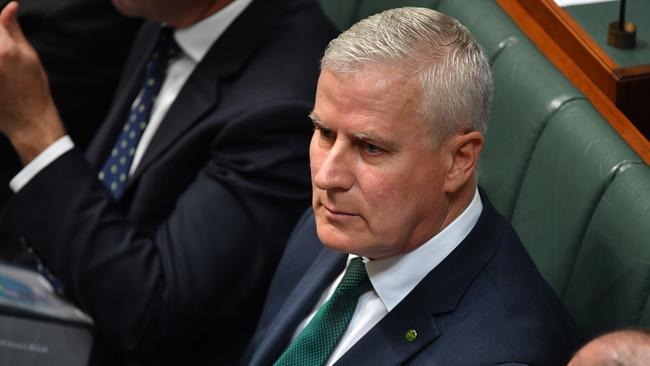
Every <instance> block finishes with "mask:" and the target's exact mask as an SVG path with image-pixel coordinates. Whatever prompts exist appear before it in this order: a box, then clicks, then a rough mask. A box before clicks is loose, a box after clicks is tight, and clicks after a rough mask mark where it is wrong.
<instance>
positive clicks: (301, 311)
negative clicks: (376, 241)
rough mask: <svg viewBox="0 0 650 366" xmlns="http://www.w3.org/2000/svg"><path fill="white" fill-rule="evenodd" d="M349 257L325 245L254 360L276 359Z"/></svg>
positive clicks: (259, 361)
mask: <svg viewBox="0 0 650 366" xmlns="http://www.w3.org/2000/svg"><path fill="white" fill-rule="evenodd" d="M315 240H317V239H315ZM319 245H320V243H319ZM346 258H347V255H345V254H343V253H338V252H333V251H331V250H328V249H325V248H323V249H322V250H321V252H320V254H319V255H318V257H317V258H316V260H314V262H313V263H312V265H311V266H310V267H309V269H308V270H307V272H305V275H304V276H303V277H302V279H301V280H300V282H298V284H297V285H296V287H295V288H294V289H293V291H292V292H291V294H290V295H289V296H288V297H287V300H286V301H285V302H284V305H282V307H281V308H280V310H279V311H278V312H277V316H276V318H275V319H274V320H273V321H272V322H271V323H270V324H269V326H268V327H267V331H266V334H265V336H264V339H263V340H262V342H261V343H260V344H259V346H258V347H257V350H256V352H255V356H256V357H255V358H254V359H253V360H252V362H251V364H265V363H272V362H274V361H275V360H276V359H277V358H278V357H279V356H280V354H281V353H282V351H283V350H284V348H285V347H286V346H287V345H288V343H289V341H290V339H291V336H292V335H293V332H294V331H295V330H296V328H297V327H298V325H299V324H300V322H301V321H303V320H304V318H305V317H306V316H307V314H308V313H309V312H310V311H311V310H312V309H313V307H314V306H315V305H316V302H318V299H319V298H320V296H321V295H322V293H323V291H324V290H325V288H326V287H327V286H328V285H329V284H331V283H332V281H334V278H336V276H337V275H338V274H340V273H341V271H343V269H344V268H345V261H346Z"/></svg>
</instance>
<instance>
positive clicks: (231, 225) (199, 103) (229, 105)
mask: <svg viewBox="0 0 650 366" xmlns="http://www.w3.org/2000/svg"><path fill="white" fill-rule="evenodd" d="M159 29H160V26H159V25H158V24H152V23H148V24H145V25H144V26H143V28H142V30H141V32H140V34H139V36H138V37H137V39H136V40H135V43H134V48H133V50H132V53H131V55H130V56H129V59H128V61H127V66H126V69H125V70H126V71H125V76H124V77H123V79H122V80H121V81H120V84H119V87H118V92H117V98H116V100H115V103H114V105H113V108H112V110H111V112H110V113H109V114H108V116H107V118H106V120H105V122H104V124H103V125H102V127H101V128H100V130H99V132H98V134H97V136H96V138H95V140H94V141H93V142H92V144H91V146H90V147H89V149H88V152H87V156H86V157H84V156H83V155H82V154H81V152H80V151H79V150H78V149H74V150H72V151H70V152H68V153H66V154H64V155H63V156H61V157H60V158H59V159H57V160H56V161H54V162H53V163H52V164H50V165H49V166H48V167H47V168H46V169H44V170H43V171H42V172H40V173H39V174H38V175H37V176H36V177H35V178H34V179H33V180H32V181H30V183H29V184H27V185H26V186H25V187H24V188H23V189H22V190H21V191H20V192H19V193H18V194H16V195H15V196H14V197H12V199H11V200H10V202H9V203H8V206H7V209H6V211H5V213H4V216H3V219H2V224H3V225H4V227H5V228H7V229H9V230H10V231H12V232H15V233H17V234H19V235H20V236H21V237H22V238H23V241H24V242H25V244H26V245H28V246H30V247H31V248H33V251H34V252H35V253H36V254H37V255H38V257H39V258H40V259H41V260H42V261H43V262H44V263H45V265H47V266H48V267H49V268H50V270H51V272H52V273H54V274H55V275H56V276H58V277H59V278H60V279H61V281H62V282H63V283H64V284H65V286H66V293H67V295H68V296H69V297H70V298H71V299H73V300H74V301H75V302H76V303H77V304H78V305H79V306H80V307H81V308H82V309H83V310H85V311H86V312H88V313H89V314H90V315H91V316H92V317H93V319H94V321H95V324H96V330H97V339H99V340H100V344H105V345H106V348H108V349H109V350H110V351H114V352H119V353H121V354H124V356H125V357H129V358H135V359H142V360H151V359H153V360H154V362H155V363H161V364H163V363H164V364H190V363H189V361H187V360H188V359H192V360H196V364H201V365H204V364H209V363H215V364H236V363H237V362H238V360H239V357H240V356H241V354H242V352H243V349H244V347H245V345H246V344H247V342H248V340H249V339H250V336H251V335H252V333H253V331H254V327H255V323H256V321H257V317H258V315H259V312H260V310H261V307H262V304H263V299H264V295H265V292H266V289H267V286H268V284H269V282H270V279H271V276H272V273H273V270H274V268H275V266H276V264H277V261H278V260H279V258H280V255H281V253H282V250H283V249H284V245H285V243H286V240H287V237H288V236H289V233H290V231H291V228H292V227H293V226H294V224H295V222H296V220H297V219H298V218H299V216H300V214H301V213H302V212H303V211H304V209H305V207H307V205H308V202H309V198H310V183H309V164H308V143H309V138H310V136H311V123H310V121H309V119H308V114H309V112H310V110H311V109H312V106H313V98H314V94H315V88H316V82H317V77H318V72H319V69H318V63H319V58H320V56H321V55H322V53H323V50H324V48H325V46H326V44H327V42H328V41H329V40H330V39H331V38H332V37H333V36H334V35H335V30H334V28H333V26H331V24H330V23H329V22H328V21H327V20H326V18H325V16H324V14H323V13H322V10H321V9H320V7H319V4H318V3H317V2H316V1H312V0H274V1H267V0H259V1H254V2H253V3H252V4H251V5H250V6H249V7H248V8H247V9H246V10H245V11H244V12H243V13H242V14H241V15H240V16H239V17H238V18H237V19H236V20H235V21H234V22H233V23H232V24H231V25H230V26H229V28H228V29H227V30H226V32H225V33H224V34H223V35H222V36H221V37H220V38H219V39H218V40H217V42H215V44H214V45H213V46H212V47H211V48H210V50H209V51H208V53H207V54H206V56H205V58H204V59H203V60H202V61H201V62H200V64H199V65H197V67H196V69H195V71H194V72H193V74H192V75H191V76H190V78H189V79H188V81H187V83H186V84H185V86H184V87H183V88H182V90H181V91H180V94H179V95H178V97H177V99H176V100H175V101H174V103H173V104H172V106H171V107H170V109H169V111H168V113H167V115H166V116H165V118H164V120H163V122H162V125H161V127H160V129H159V130H158V131H157V133H156V135H155V136H154V138H153V140H152V142H151V145H150V146H149V148H148V149H147V151H146V153H145V155H144V157H143V159H142V161H141V163H140V165H139V167H138V168H137V170H136V171H135V173H134V175H133V177H132V178H131V179H130V180H129V183H128V186H127V188H126V191H125V193H124V195H123V196H122V197H121V198H120V199H119V200H118V201H117V202H115V201H114V200H113V199H112V197H111V195H110V194H109V192H108V191H107V190H106V189H105V187H104V186H103V185H102V184H101V183H100V182H99V180H98V179H97V172H98V171H99V169H100V168H101V165H102V164H103V162H104V160H105V159H106V157H107V156H108V154H109V153H110V150H111V148H112V146H113V144H114V143H115V139H116V138H117V136H118V134H119V132H120V129H121V128H122V126H123V125H124V123H125V121H126V118H127V113H128V111H129V108H130V106H131V103H132V101H133V99H134V98H135V96H136V94H137V93H138V91H139V88H140V86H141V83H142V78H143V68H144V64H145V62H146V58H147V55H148V54H149V52H150V50H151V48H152V46H153V43H154V39H155V38H156V36H157V33H158V32H159ZM109 363H112V362H109Z"/></svg>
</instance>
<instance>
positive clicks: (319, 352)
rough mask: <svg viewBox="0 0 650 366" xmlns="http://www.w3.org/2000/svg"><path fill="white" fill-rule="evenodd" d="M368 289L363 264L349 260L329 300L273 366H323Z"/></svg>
mask: <svg viewBox="0 0 650 366" xmlns="http://www.w3.org/2000/svg"><path fill="white" fill-rule="evenodd" d="M371 289H372V284H371V283H370V279H368V273H367V272H366V264H365V263H363V260H362V259H361V258H360V257H356V258H354V259H352V260H351V261H350V264H349V265H348V268H347V269H346V271H345V275H343V279H342V280H341V282H340V283H339V285H338V286H336V290H334V293H333V294H332V296H331V297H330V299H329V300H327V302H326V303H324V304H323V305H322V306H321V307H320V308H319V309H318V312H316V315H314V317H313V318H312V319H311V321H310V322H309V324H307V326H306V327H305V329H303V330H302V332H300V334H299V335H298V337H296V338H295V339H294V340H293V342H291V344H290V345H289V347H288V348H287V349H286V350H285V351H284V353H282V355H281V356H280V358H278V360H277V361H275V363H274V364H273V365H274V366H296V365H300V366H321V365H325V363H326V362H327V360H329V358H330V355H331V354H332V352H334V349H335V348H336V345H337V344H338V343H339V340H340V339H341V336H343V333H345V330H346V329H347V328H348V324H349V323H350V320H351V319H352V315H353V314H354V310H355V309H356V307H357V302H358V300H359V296H361V295H362V294H363V293H364V292H367V291H369V290H371Z"/></svg>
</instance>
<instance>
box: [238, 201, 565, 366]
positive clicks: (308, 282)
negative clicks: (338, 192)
mask: <svg viewBox="0 0 650 366" xmlns="http://www.w3.org/2000/svg"><path fill="white" fill-rule="evenodd" d="M482 198H483V204H484V208H483V212H482V213H481V216H480V218H479V221H478V223H477V224H476V226H475V227H474V228H473V230H472V231H471V232H470V234H469V235H468V236H467V238H465V240H463V242H462V243H461V244H460V245H459V246H458V247H457V248H456V249H455V250H454V251H453V252H452V253H451V254H450V255H449V256H448V257H447V258H446V259H445V260H444V261H443V262H442V263H440V265H438V266H437V267H436V268H435V269H434V270H432V271H431V272H430V273H429V274H428V275H427V276H426V277H425V278H424V279H423V280H422V281H421V282H420V283H419V284H418V285H417V286H416V287H415V288H414V289H413V290H412V291H411V292H410V293H409V294H408V295H407V296H406V298H404V300H402V302H400V303H399V304H398V305H397V307H395V308H394V309H393V310H392V311H391V312H389V313H388V314H387V315H386V317H384V318H383V319H382V320H381V321H380V322H379V323H378V324H377V325H376V326H375V327H374V328H372V329H371V330H370V331H369V332H368V333H367V334H366V335H365V336H363V337H362V338H361V339H359V340H358V342H357V343H356V344H355V345H354V346H353V347H352V348H351V349H350V350H349V351H348V352H346V353H345V354H344V355H343V357H342V358H341V359H339V361H338V362H336V365H400V364H408V365H427V366H435V365H440V366H449V365H468V366H476V365H504V364H512V365H519V364H524V365H565V364H566V361H568V358H569V356H570V354H571V352H572V351H573V350H574V348H575V346H576V342H577V340H576V337H575V336H574V334H575V333H574V327H573V322H572V321H571V320H570V318H569V317H568V315H567V313H566V312H565V310H564V308H563V307H562V305H561V304H560V303H559V301H558V299H557V298H556V296H555V294H554V293H553V292H552V290H551V288H550V287H549V286H548V284H547V283H546V282H545V281H544V280H543V279H542V277H541V276H540V274H539V273H538V272H537V269H536V268H535V265H534V264H533V262H532V260H531V259H530V257H529V256H528V254H527V252H526V250H525V249H524V247H523V246H522V244H521V242H520V241H519V239H518V237H517V235H516V234H515V232H514V231H513V230H512V228H511V227H510V225H509V224H508V223H507V222H506V221H505V219H504V218H503V217H502V216H501V215H499V214H498V213H497V212H496V211H495V210H494V208H493V207H492V206H491V205H490V203H489V202H488V201H487V199H486V196H485V195H482ZM346 259H347V255H346V254H343V253H338V252H334V251H331V250H329V249H327V248H325V247H324V246H323V245H322V244H321V243H320V241H319V240H318V237H317V236H316V227H315V221H314V218H313V214H312V213H311V211H309V212H308V213H307V214H306V215H305V216H303V218H302V219H301V221H300V223H299V224H298V225H297V227H296V229H295V230H294V232H293V234H292V236H291V238H290V240H289V244H288V246H287V249H286V253H285V255H284V257H283V258H282V260H281V261H280V264H279V266H278V269H277V272H276V274H275V276H274V279H273V282H272V285H271V288H270V290H269V294H268V297H267V300H266V304H265V306H264V310H263V313H262V317H261V319H260V323H259V324H258V329H257V331H256V335H255V338H254V339H253V341H252V343H251V345H250V346H249V348H248V352H247V355H246V356H245V359H244V363H245V364H249V365H256V366H257V365H271V364H272V363H273V362H274V361H275V360H276V359H277V358H278V357H279V355H280V354H281V353H282V352H283V351H284V349H285V348H286V347H287V345H288V343H289V342H290V340H291V336H292V335H293V333H294V331H295V329H296V327H297V326H298V324H299V323H300V322H301V321H302V320H303V319H304V318H305V317H306V316H307V315H308V314H309V312H311V311H312V309H313V307H314V306H315V304H316V302H317V301H318V299H319V298H320V296H321V295H322V293H323V291H324V290H325V288H326V287H327V286H328V285H330V284H331V282H332V281H333V280H334V278H335V277H336V276H337V275H338V274H339V273H341V271H342V270H343V268H344V267H345V262H346ZM410 329H413V330H415V331H416V332H417V337H416V338H415V340H413V341H411V342H409V341H407V339H406V338H405V334H406V332H407V331H408V330H410Z"/></svg>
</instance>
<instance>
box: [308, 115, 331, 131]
mask: <svg viewBox="0 0 650 366" xmlns="http://www.w3.org/2000/svg"><path fill="white" fill-rule="evenodd" d="M309 118H310V119H311V121H312V123H313V124H314V126H315V127H317V128H322V129H325V130H329V128H327V126H326V125H325V123H324V122H323V121H321V120H320V119H319V118H318V117H317V116H316V115H315V114H314V112H311V113H309Z"/></svg>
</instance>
